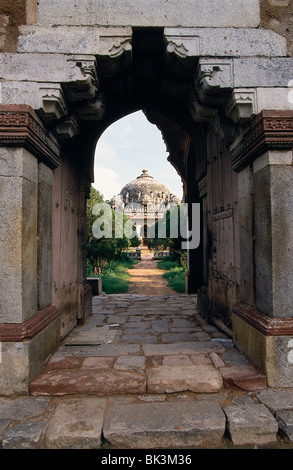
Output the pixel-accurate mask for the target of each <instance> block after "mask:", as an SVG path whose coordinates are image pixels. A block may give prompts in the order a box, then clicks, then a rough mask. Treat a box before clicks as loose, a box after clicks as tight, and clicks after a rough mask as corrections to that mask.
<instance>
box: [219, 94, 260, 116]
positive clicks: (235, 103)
mask: <svg viewBox="0 0 293 470" xmlns="http://www.w3.org/2000/svg"><path fill="white" fill-rule="evenodd" d="M226 114H227V116H229V117H231V119H233V121H234V122H240V123H243V122H244V123H245V122H247V121H248V120H249V119H251V117H252V116H253V115H255V114H257V102H256V89H255V88H235V89H234V90H233V91H232V95H231V98H230V100H229V102H228V103H227V105H226Z"/></svg>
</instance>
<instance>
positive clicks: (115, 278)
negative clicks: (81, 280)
mask: <svg viewBox="0 0 293 470" xmlns="http://www.w3.org/2000/svg"><path fill="white" fill-rule="evenodd" d="M138 262H139V261H137V260H132V259H131V258H130V257H129V256H128V255H126V254H125V253H123V254H122V256H121V259H120V260H114V261H112V262H111V263H107V265H106V266H105V267H104V269H103V272H102V274H101V275H100V277H101V278H102V286H103V287H102V288H103V292H105V293H106V294H119V293H123V292H127V291H128V285H129V278H130V274H129V273H128V270H129V269H132V268H133V266H134V264H137V263H138ZM87 269H88V270H87V274H88V276H92V275H93V274H94V273H93V271H92V267H91V265H88V268H87Z"/></svg>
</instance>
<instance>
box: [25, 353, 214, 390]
mask: <svg viewBox="0 0 293 470" xmlns="http://www.w3.org/2000/svg"><path fill="white" fill-rule="evenodd" d="M130 358H131V359H142V360H144V357H143V356H134V357H133V356H132V357H131V356H130ZM70 359H71V360H68V361H65V364H68V368H67V369H62V368H57V369H54V368H53V369H50V370H48V369H47V370H45V371H44V372H43V373H42V374H40V375H39V376H38V377H37V378H35V379H34V380H33V381H32V382H31V383H30V393H31V394H32V395H34V396H37V395H59V396H60V395H78V394H83V395H97V396H109V395H115V394H121V393H124V394H145V393H150V394H162V393H175V392H183V391H191V392H195V393H215V392H218V391H219V390H220V389H221V388H222V387H223V380H222V376H221V374H220V373H219V371H218V370H217V369H216V368H215V367H214V366H210V365H189V366H159V367H147V368H145V369H137V370H127V369H126V370H125V369H124V367H125V366H124V364H123V362H122V361H121V359H122V358H118V360H117V362H118V366H117V367H118V368H116V369H114V368H108V369H107V368H106V369H103V368H101V367H100V368H99V367H94V363H95V360H96V359H97V358H86V359H85V360H84V363H85V362H86V365H85V366H83V363H82V362H79V361H73V360H72V358H70ZM79 359H80V358H79ZM98 359H101V358H98ZM127 359H128V364H127V367H129V358H127ZM136 362H137V361H136ZM108 364H109V363H108ZM91 365H92V367H90V366H91ZM97 365H98V366H99V365H100V364H97ZM106 365H107V364H106ZM70 366H72V367H73V368H70ZM105 367H106V366H105Z"/></svg>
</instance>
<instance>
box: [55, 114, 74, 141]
mask: <svg viewBox="0 0 293 470" xmlns="http://www.w3.org/2000/svg"><path fill="white" fill-rule="evenodd" d="M78 131H79V123H78V120H77V118H76V117H75V116H72V115H71V116H66V117H65V119H64V120H63V121H61V122H59V123H58V124H57V126H56V128H55V129H54V134H55V135H57V136H58V138H59V139H60V140H61V141H62V140H66V139H70V138H72V137H74V136H75V135H77V134H78Z"/></svg>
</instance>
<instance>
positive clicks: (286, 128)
mask: <svg viewBox="0 0 293 470" xmlns="http://www.w3.org/2000/svg"><path fill="white" fill-rule="evenodd" d="M292 148H293V112H292V111H263V112H262V113H260V114H259V115H258V116H257V117H256V118H255V119H254V120H253V121H252V123H251V129H250V132H248V133H247V134H246V135H245V137H244V139H243V140H242V141H241V142H240V143H239V144H238V146H236V147H235V148H234V149H233V151H232V160H233V166H234V169H235V170H236V171H238V172H239V199H240V226H241V230H240V243H241V288H240V292H241V294H240V303H239V304H238V305H236V306H235V308H234V315H233V331H234V341H235V343H236V345H237V346H238V347H239V348H240V349H242V350H243V351H244V352H245V353H246V355H247V356H248V357H249V358H250V359H251V360H252V361H253V362H254V363H255V364H256V365H258V366H259V367H260V369H261V370H263V371H264V372H265V373H266V374H267V379H268V385H270V386H272V387H292V386H293V363H292V361H291V360H290V357H291V355H290V351H291V349H292V346H293V289H292V285H293V258H292V251H293V167H292ZM290 348H291V349H290Z"/></svg>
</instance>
